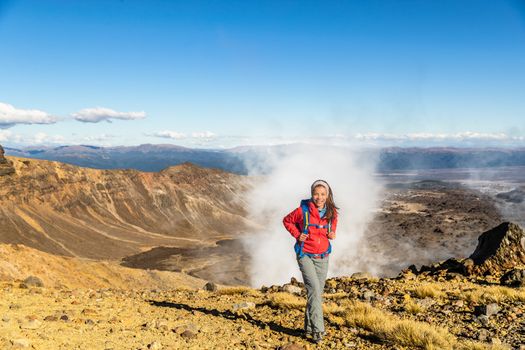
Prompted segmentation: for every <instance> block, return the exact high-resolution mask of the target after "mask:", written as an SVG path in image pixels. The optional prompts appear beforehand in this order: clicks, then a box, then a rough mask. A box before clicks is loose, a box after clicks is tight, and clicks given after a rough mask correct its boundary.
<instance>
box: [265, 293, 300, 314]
mask: <svg viewBox="0 0 525 350" xmlns="http://www.w3.org/2000/svg"><path fill="white" fill-rule="evenodd" d="M268 301H269V303H270V305H272V306H274V307H277V308H280V309H296V310H301V309H304V308H305V307H306V299H305V298H299V297H297V296H295V295H293V294H290V293H285V292H279V293H273V294H271V295H270V296H269V299H268Z"/></svg>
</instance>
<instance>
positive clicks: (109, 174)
mask: <svg viewBox="0 0 525 350" xmlns="http://www.w3.org/2000/svg"><path fill="white" fill-rule="evenodd" d="M7 160H8V161H9V162H10V163H11V165H10V167H12V168H13V169H14V170H15V171H14V172H4V173H3V174H0V237H1V240H2V243H15V244H24V245H26V246H29V247H33V248H36V249H39V250H42V251H45V252H49V253H52V254H60V255H67V256H79V257H87V258H94V259H118V258H122V257H124V256H127V255H130V254H136V253H139V252H141V251H144V250H147V249H149V248H152V247H155V246H171V247H195V246H199V245H213V244H214V242H215V241H217V240H219V239H224V238H232V237H235V236H236V235H238V234H240V233H241V232H243V231H244V230H246V229H247V228H248V227H250V225H252V224H251V223H250V222H249V221H248V220H247V219H246V217H245V215H246V212H245V209H244V203H243V201H242V194H243V193H244V192H245V191H246V190H248V189H249V188H250V186H251V184H250V180H249V179H248V178H246V177H243V176H239V175H234V174H230V173H226V172H223V171H220V170H216V169H204V168H200V167H197V166H194V165H192V164H189V163H187V164H182V165H179V166H175V167H170V168H167V169H165V170H163V171H161V172H158V173H147V172H139V171H135V170H95V169H89V168H79V167H76V166H72V165H67V164H63V163H58V162H51V161H42V160H32V159H24V158H15V157H7Z"/></svg>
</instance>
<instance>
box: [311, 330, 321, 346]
mask: <svg viewBox="0 0 525 350" xmlns="http://www.w3.org/2000/svg"><path fill="white" fill-rule="evenodd" d="M322 340H323V332H313V333H312V341H313V342H314V343H316V344H319V343H320V342H321V341H322Z"/></svg>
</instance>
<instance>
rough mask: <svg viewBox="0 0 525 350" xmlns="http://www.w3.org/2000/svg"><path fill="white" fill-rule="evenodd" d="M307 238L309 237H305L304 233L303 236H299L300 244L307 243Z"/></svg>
mask: <svg viewBox="0 0 525 350" xmlns="http://www.w3.org/2000/svg"><path fill="white" fill-rule="evenodd" d="M306 237H308V235H305V234H304V233H301V235H300V236H299V238H298V239H297V240H298V241H299V242H304V241H306Z"/></svg>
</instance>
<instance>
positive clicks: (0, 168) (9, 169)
mask: <svg viewBox="0 0 525 350" xmlns="http://www.w3.org/2000/svg"><path fill="white" fill-rule="evenodd" d="M14 173H15V168H13V165H12V164H11V162H10V161H8V160H7V159H6V158H5V157H4V148H3V147H2V146H0V176H3V175H11V174H14Z"/></svg>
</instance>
